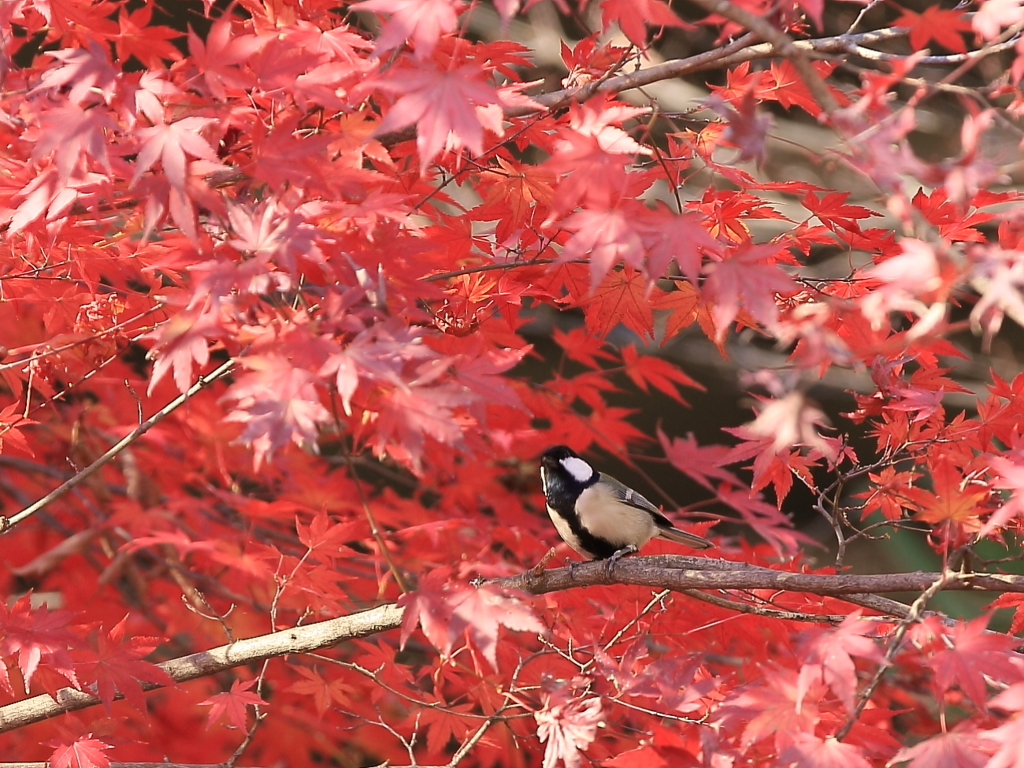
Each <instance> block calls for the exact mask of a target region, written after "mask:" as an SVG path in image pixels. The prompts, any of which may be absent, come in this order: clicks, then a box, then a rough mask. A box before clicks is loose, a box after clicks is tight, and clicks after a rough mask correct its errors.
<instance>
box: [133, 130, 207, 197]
mask: <svg viewBox="0 0 1024 768" xmlns="http://www.w3.org/2000/svg"><path fill="white" fill-rule="evenodd" d="M213 122H215V121H214V119H213V118H212V117H183V118H182V119H181V120H177V121H175V122H173V123H160V124H159V125H154V126H152V127H150V128H140V129H139V130H138V131H136V135H137V136H138V137H139V139H140V140H141V141H142V148H141V149H140V150H139V156H138V158H137V159H136V161H135V173H134V174H133V175H132V180H131V184H133V185H134V184H135V182H137V181H138V180H139V178H141V176H142V174H144V173H145V172H146V171H148V170H149V169H150V168H152V167H153V164H154V163H155V162H156V161H157V160H159V161H160V162H161V163H162V165H163V169H164V174H165V175H166V176H167V178H168V180H169V181H170V182H171V186H172V187H174V188H175V189H176V190H178V191H179V192H180V193H182V194H184V192H185V180H186V176H187V172H188V168H187V162H188V161H187V158H186V155H192V156H193V157H199V158H202V159H203V160H209V161H210V162H212V163H216V162H217V153H216V152H214V151H213V147H211V146H210V144H209V143H208V142H207V141H206V139H204V138H203V137H202V136H200V135H199V132H200V131H201V130H202V129H203V128H205V127H206V126H207V125H209V124H210V123H213Z"/></svg>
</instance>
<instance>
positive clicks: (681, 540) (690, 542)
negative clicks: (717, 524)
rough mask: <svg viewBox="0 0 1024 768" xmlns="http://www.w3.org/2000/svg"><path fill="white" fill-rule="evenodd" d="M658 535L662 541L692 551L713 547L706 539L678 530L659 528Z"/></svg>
mask: <svg viewBox="0 0 1024 768" xmlns="http://www.w3.org/2000/svg"><path fill="white" fill-rule="evenodd" d="M658 535H659V536H660V537H661V538H663V539H668V540H669V541H674V542H675V543H676V544H685V545H686V546H688V547H693V548H694V549H707V548H708V547H712V546H714V545H713V544H712V543H711V542H710V541H708V540H707V539H702V538H701V537H700V536H697V535H695V534H692V533H687V532H686V531H680V530H679V529H678V528H659V529H658Z"/></svg>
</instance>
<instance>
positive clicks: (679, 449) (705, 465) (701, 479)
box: [658, 427, 743, 491]
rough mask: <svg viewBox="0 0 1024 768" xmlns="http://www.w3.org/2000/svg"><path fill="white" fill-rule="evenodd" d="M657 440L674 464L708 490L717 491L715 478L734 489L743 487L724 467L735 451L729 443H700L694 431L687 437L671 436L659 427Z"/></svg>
mask: <svg viewBox="0 0 1024 768" xmlns="http://www.w3.org/2000/svg"><path fill="white" fill-rule="evenodd" d="M658 441H659V442H660V443H661V449H662V450H663V451H664V452H665V457H666V458H667V459H668V460H669V462H671V464H672V466H673V467H675V468H676V469H678V470H679V471H680V472H682V473H683V474H685V475H686V476H687V477H689V478H690V479H691V480H694V481H696V482H698V483H700V484H701V485H702V486H704V487H705V488H707V489H708V490H709V491H713V490H714V485H712V482H711V481H712V480H720V481H723V482H725V483H728V484H729V485H731V486H733V487H735V488H740V487H742V486H743V484H742V483H741V482H740V480H739V478H738V477H736V475H734V474H733V473H732V472H730V471H729V470H727V469H722V465H723V464H727V463H729V460H728V457H729V454H730V453H731V452H732V449H731V448H729V447H728V446H725V445H698V444H697V440H696V439H695V438H694V436H693V433H692V432H688V433H687V435H686V437H675V438H671V439H670V438H669V437H668V436H667V435H666V434H665V433H664V432H662V431H661V427H658Z"/></svg>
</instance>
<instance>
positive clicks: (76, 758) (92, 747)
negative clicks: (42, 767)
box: [46, 733, 114, 768]
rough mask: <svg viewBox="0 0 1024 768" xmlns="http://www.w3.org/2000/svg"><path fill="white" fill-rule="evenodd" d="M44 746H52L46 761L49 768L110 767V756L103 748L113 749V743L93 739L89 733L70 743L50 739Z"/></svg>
mask: <svg viewBox="0 0 1024 768" xmlns="http://www.w3.org/2000/svg"><path fill="white" fill-rule="evenodd" d="M46 746H48V747H53V752H52V753H51V754H50V759H49V760H48V761H47V764H48V765H49V766H50V768H110V758H108V757H107V756H106V755H105V754H104V750H107V749H113V746H114V745H113V744H107V743H106V742H105V741H100V740H99V739H94V738H92V734H91V733H87V734H86V735H85V736H82V737H81V738H79V739H75V740H74V741H73V742H71V743H70V744H69V743H67V742H63V741H51V742H49V743H47V745H46Z"/></svg>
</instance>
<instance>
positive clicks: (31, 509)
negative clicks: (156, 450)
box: [0, 360, 234, 534]
mask: <svg viewBox="0 0 1024 768" xmlns="http://www.w3.org/2000/svg"><path fill="white" fill-rule="evenodd" d="M233 367H234V360H228V361H227V362H226V363H224V364H223V365H221V366H220V367H219V368H218V369H217V370H215V371H214V372H213V373H211V374H209V375H207V376H200V377H199V380H198V381H196V383H195V384H193V385H192V386H191V387H189V388H188V390H187V391H186V392H184V393H182V394H180V395H178V396H177V397H176V398H174V399H173V400H171V402H169V403H168V404H167V405H165V406H164V407H163V408H161V409H160V410H159V411H157V412H156V413H154V414H153V415H152V416H150V417H149V418H148V419H146V421H144V422H143V423H142V424H140V425H139V426H137V427H136V428H135V429H133V430H132V431H131V432H129V433H128V434H127V435H126V436H125V437H124V438H122V439H121V440H119V441H118V442H117V443H115V444H114V445H112V446H111V447H110V448H109V449H108V450H107V452H106V453H104V454H103V455H102V456H100V457H99V458H98V459H96V461H94V462H93V463H92V464H90V465H89V466H88V467H86V468H85V469H83V470H81V471H80V472H78V473H76V474H75V475H74V476H73V477H71V478H69V479H68V480H66V481H65V482H63V483H61V484H60V485H59V486H57V487H56V488H54V489H53V490H52V491H50V492H49V493H48V494H46V495H45V496H43V497H42V498H41V499H39V501H37V502H35V503H34V504H30V505H29V506H27V507H25V508H24V509H23V510H21V511H20V512H18V513H17V514H14V515H11V517H5V516H3V515H0V534H4V533H7V531H9V530H11V528H13V527H14V526H16V525H17V524H18V523H20V522H22V521H23V520H26V519H28V518H29V517H31V516H32V515H34V514H35V513H36V512H38V511H39V510H41V509H43V508H45V507H46V506H47V505H49V504H51V503H52V502H54V501H56V500H57V499H59V498H60V497H61V496H63V495H64V494H65V493H67V492H68V491H70V490H71V489H72V488H74V487H75V486H77V485H79V484H81V483H82V481H83V480H86V479H87V478H89V477H91V476H92V475H93V474H95V473H96V471H97V470H99V469H100V468H102V467H103V466H104V465H105V464H106V463H107V462H109V461H110V460H111V459H112V458H114V457H115V456H117V454H119V453H120V452H121V451H123V450H124V449H125V448H127V447H128V446H129V445H131V444H132V443H134V442H135V441H136V440H138V439H139V438H140V437H142V436H143V435H144V434H146V433H147V432H148V431H149V430H150V429H152V428H153V427H155V426H156V425H157V424H159V423H160V422H161V421H163V420H164V419H165V418H167V417H168V416H169V415H170V414H172V413H174V411H176V410H177V409H178V408H180V407H181V406H182V405H184V404H185V403H186V402H187V401H188V399H189V398H190V397H192V396H193V395H195V394H196V393H197V392H199V391H201V390H202V389H205V388H206V387H208V386H209V385H210V384H212V383H213V382H214V381H216V380H217V379H219V378H221V377H223V376H226V375H227V374H228V373H230V372H231V370H232V368H233Z"/></svg>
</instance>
